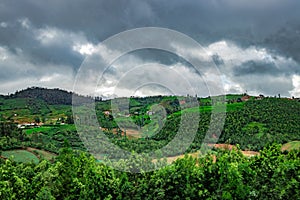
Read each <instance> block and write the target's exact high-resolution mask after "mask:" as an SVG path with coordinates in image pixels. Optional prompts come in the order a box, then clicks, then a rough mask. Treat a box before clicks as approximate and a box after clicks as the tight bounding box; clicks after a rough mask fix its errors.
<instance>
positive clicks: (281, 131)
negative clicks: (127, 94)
mask: <svg viewBox="0 0 300 200" xmlns="http://www.w3.org/2000/svg"><path fill="white" fill-rule="evenodd" d="M47 92H48V90H43V89H40V88H31V89H28V90H24V91H21V92H18V93H16V94H14V95H11V96H1V97H0V153H1V154H0V155H2V158H1V159H0V162H1V164H0V197H1V199H16V198H20V199H55V198H56V199H185V198H186V199H298V198H299V197H300V196H299V191H300V190H299V189H300V188H299V187H300V186H299V179H300V174H299V173H300V169H299V167H300V166H299V165H300V164H299V162H300V159H299V154H300V153H299V146H300V145H299V139H300V132H299V130H300V123H299V121H300V103H299V102H297V101H294V100H288V99H280V98H264V99H262V100H255V99H254V98H253V97H252V98H250V100H248V101H246V102H245V101H244V102H237V100H238V99H240V98H241V97H242V96H243V95H227V96H226V99H227V102H225V101H223V103H219V104H216V103H215V102H214V100H213V98H210V97H207V98H195V97H190V96H188V97H174V96H169V97H165V96H154V97H145V98H130V99H129V110H124V109H123V108H122V106H124V105H122V102H123V101H124V100H123V99H115V100H106V101H101V99H99V98H98V99H97V101H96V104H95V106H96V107H95V109H96V115H97V116H96V117H97V119H98V121H99V126H101V129H102V130H103V131H104V134H105V135H106V136H107V137H108V138H109V141H110V142H111V143H114V144H116V145H118V146H119V147H121V148H122V149H124V150H127V151H129V152H135V153H134V154H133V155H130V154H125V153H124V152H114V149H110V148H104V149H103V148H102V149H101V151H102V152H99V153H101V154H102V155H104V156H106V158H109V159H111V160H115V159H118V158H128V160H125V161H124V160H123V161H122V160H121V161H119V162H116V163H113V164H114V165H117V166H122V167H124V170H125V171H135V172H136V170H137V169H138V166H139V165H140V164H141V163H143V164H145V163H147V167H148V169H149V170H151V169H156V168H160V166H164V165H165V164H166V163H164V162H165V161H159V162H153V160H151V158H150V157H148V156H146V155H144V154H142V155H143V156H140V155H137V154H136V153H147V152H152V151H154V150H158V151H156V153H158V154H162V152H160V150H159V149H160V148H162V147H164V146H166V145H167V144H168V143H169V142H170V141H171V140H172V139H174V137H175V136H176V134H177V132H178V130H179V129H180V126H182V127H183V128H182V129H181V131H183V134H184V135H189V134H190V130H191V129H192V128H195V130H197V133H196V136H195V138H194V140H193V142H192V144H191V145H190V147H189V148H188V149H187V151H185V153H191V152H199V150H200V149H201V147H202V144H203V139H204V137H205V136H208V137H207V138H206V139H207V140H206V141H205V142H206V143H215V142H217V143H220V144H224V143H226V144H232V145H236V146H238V148H240V149H241V150H252V151H260V155H258V156H254V157H250V158H247V157H244V156H243V155H242V153H241V152H239V151H235V150H233V151H222V150H218V149H214V148H213V150H212V151H209V152H210V153H209V154H208V155H201V154H200V157H199V158H196V159H195V158H188V157H186V158H184V159H180V160H177V161H175V163H174V164H173V165H171V166H165V167H162V168H160V169H159V170H156V171H153V172H147V173H146V172H141V173H138V174H131V173H125V172H120V171H117V170H114V169H112V168H110V167H108V166H106V165H104V163H103V162H105V160H102V161H101V162H99V160H98V161H96V160H95V158H92V156H91V155H89V154H87V153H86V146H84V145H83V143H82V140H81V138H80V136H79V134H78V133H77V129H76V127H75V125H74V120H73V116H72V108H71V105H70V94H71V93H68V92H67V93H66V92H64V91H61V90H54V92H50V93H51V94H50V93H49V96H47V95H46V94H47ZM56 94H57V95H58V96H59V98H58V99H56V100H51V98H52V97H53V96H55V95H56ZM63 94H67V95H68V97H67V98H65V97H62V95H63ZM82 98H84V97H82ZM85 98H87V97H85ZM88 98H90V97H88ZM216 98H219V99H222V98H223V97H222V96H220V97H216ZM194 100H197V101H198V103H199V105H200V107H194V106H193V101H194ZM120 102H121V103H120ZM124 102H126V101H124ZM113 103H118V105H119V107H116V108H114V110H113V109H112V104H113ZM224 105H225V106H226V113H225V112H224V110H222V106H224ZM80 108H81V107H80ZM223 108H224V107H223ZM149 111H151V113H153V114H149ZM213 111H214V112H215V113H216V115H215V116H214V118H213V119H211V117H212V112H213ZM154 113H155V114H154ZM195 114H199V119H200V121H199V123H198V121H196V120H195V119H194V118H192V117H191V118H189V120H188V121H186V122H184V123H183V124H181V123H182V122H181V117H183V116H195ZM224 114H226V115H225V123H224V127H221V128H220V127H218V126H216V125H214V123H211V122H213V121H214V122H221V121H222V117H223V116H224ZM75 120H76V119H75ZM32 122H33V123H35V124H36V125H35V126H25V125H24V126H23V127H22V128H18V127H17V124H23V123H32ZM194 122H196V123H194ZM120 124H122V125H123V126H124V127H126V128H124V129H120V128H119V127H118V125H120ZM136 127H138V128H140V130H141V131H140V132H138V131H137V130H136V131H135V132H137V134H138V137H132V136H130V134H132V133H131V132H134V131H133V130H135V128H136ZM84 128H86V129H87V130H90V132H92V131H94V130H93V129H88V128H90V127H88V126H87V127H84ZM96 128H97V130H98V129H99V127H96ZM209 128H210V129H209ZM149 130H150V131H149ZM81 136H84V135H81ZM94 137H95V138H91V139H92V140H89V141H88V142H92V143H93V142H97V140H96V139H97V138H99V137H100V135H94ZM132 138H135V139H132ZM93 139H94V140H93ZM183 139H184V138H183ZM275 143H277V144H284V145H283V146H282V150H280V148H281V147H280V145H271V144H275ZM86 144H87V143H86ZM265 147H268V148H265ZM178 149H179V147H175V148H167V149H166V150H165V151H164V152H163V155H164V156H168V157H169V156H178ZM285 150H287V151H285ZM58 154H59V155H58ZM194 154H195V153H194ZM56 155H58V156H56ZM11 156H13V157H11ZM10 157H11V159H7V158H10ZM44 159H46V160H44ZM31 160H32V161H33V163H28V162H30V161H31ZM124 162H133V163H130V164H131V165H126V163H124ZM125 168H126V169H125ZM10 174H13V175H10Z"/></svg>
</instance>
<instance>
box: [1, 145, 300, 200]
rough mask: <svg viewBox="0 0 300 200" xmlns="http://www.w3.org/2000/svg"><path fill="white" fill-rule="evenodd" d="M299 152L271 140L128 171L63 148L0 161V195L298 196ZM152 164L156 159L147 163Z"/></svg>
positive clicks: (142, 160)
mask: <svg viewBox="0 0 300 200" xmlns="http://www.w3.org/2000/svg"><path fill="white" fill-rule="evenodd" d="M299 157H300V151H299V150H298V151H296V150H294V151H290V152H282V151H281V150H280V146H279V145H273V146H269V147H268V148H265V149H264V150H262V151H261V152H260V155H259V156H254V157H250V158H247V157H245V156H243V155H242V154H241V153H240V152H239V151H236V150H232V151H228V150H227V151H226V150H225V151H224V150H222V151H218V152H217V153H215V154H214V157H213V156H212V155H210V154H208V155H206V156H202V157H199V158H197V159H195V158H192V157H188V156H186V157H184V158H183V159H178V160H176V161H175V162H174V163H173V164H172V165H169V166H165V167H163V168H160V169H158V170H156V171H151V172H141V173H126V172H122V171H117V170H114V169H112V168H111V167H108V166H106V165H103V164H102V163H99V162H96V161H95V159H94V158H93V157H92V156H90V155H88V154H86V153H84V152H80V151H73V150H71V149H70V148H63V149H62V150H61V151H60V154H59V156H58V157H56V159H55V161H54V163H50V162H49V161H47V160H42V161H41V162H39V163H38V164H35V163H16V162H13V161H11V160H2V161H1V165H0V186H1V187H0V197H1V199H3V200H4V199H299V198H300V185H299V183H300V160H299ZM213 158H215V160H214V159H213ZM135 159H136V163H139V162H144V161H145V158H144V157H136V158H135ZM120 164H122V163H120ZM151 168H155V164H154V163H152V162H149V169H151ZM124 170H126V169H124ZM127 170H128V169H127ZM129 170H130V167H129Z"/></svg>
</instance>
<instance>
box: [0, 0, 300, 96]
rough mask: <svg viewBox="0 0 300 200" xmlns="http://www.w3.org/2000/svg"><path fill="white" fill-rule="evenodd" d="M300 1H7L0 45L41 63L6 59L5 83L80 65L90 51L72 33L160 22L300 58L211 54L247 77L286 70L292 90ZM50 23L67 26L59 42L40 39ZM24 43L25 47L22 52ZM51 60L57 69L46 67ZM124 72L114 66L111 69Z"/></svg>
mask: <svg viewBox="0 0 300 200" xmlns="http://www.w3.org/2000/svg"><path fill="white" fill-rule="evenodd" d="M299 8H300V1H296V0H286V1H280V0H253V1H235V0H212V1H205V0H200V1H193V0H187V1H181V0H174V1H168V0H164V1H161V0H152V1H150V0H149V1H139V0H126V1H105V0H90V1H86V0H66V1H61V0H52V1H42V0H41V1H34V0H23V1H17V0H10V1H1V2H0V24H1V26H0V47H5V48H7V49H8V50H9V51H10V52H11V53H12V54H13V55H15V56H16V58H15V60H17V59H20V58H22V61H23V62H24V63H27V64H28V65H29V66H33V68H34V69H36V71H35V70H33V69H31V68H26V65H24V66H22V68H24V69H22V70H20V72H18V73H13V71H12V69H16V68H17V66H18V64H19V63H18V62H13V61H10V62H5V61H3V62H1V66H0V67H1V69H4V70H5V72H1V75H0V78H1V79H0V81H1V84H2V83H3V84H4V83H6V82H5V81H6V80H7V79H8V78H10V79H11V81H12V80H13V79H15V81H16V82H18V81H19V80H20V77H22V76H24V75H26V73H31V74H32V75H33V76H37V77H40V76H42V75H43V74H44V75H47V74H51V70H56V69H57V66H64V67H61V71H64V69H63V68H67V69H70V67H72V68H73V73H75V72H76V70H77V69H78V68H79V66H80V64H81V62H82V61H83V59H84V56H83V55H81V54H79V53H78V52H76V51H74V50H73V49H72V41H78V40H83V39H82V38H84V39H85V40H86V41H84V42H91V43H93V44H98V43H99V42H101V41H103V40H105V39H106V38H107V37H110V36H112V35H114V34H117V33H119V32H121V31H125V30H128V29H132V28H138V27H144V26H159V27H165V28H171V29H174V30H177V31H180V32H183V33H185V34H187V35H188V36H191V37H192V38H194V39H195V40H197V41H198V42H200V44H202V45H204V46H207V45H209V44H211V43H213V42H216V41H220V40H231V41H234V42H235V43H237V44H238V45H240V46H241V47H243V48H247V47H249V46H250V45H252V46H259V47H262V48H267V49H268V51H274V53H273V55H281V56H284V57H286V58H291V59H293V60H295V61H296V62H297V63H293V64H290V63H289V64H288V65H284V63H283V64H278V63H276V64H274V63H272V62H271V63H269V62H267V61H257V60H254V61H248V62H245V63H243V64H242V65H238V66H235V67H234V68H233V69H232V68H228V69H227V68H226V67H227V65H224V60H225V59H224V58H222V57H221V56H219V55H218V54H215V55H213V56H212V59H213V60H214V61H215V63H216V64H217V65H219V66H221V67H220V68H222V70H223V71H224V73H225V74H227V75H228V77H230V78H231V79H232V80H237V81H238V82H241V81H239V79H240V78H241V77H243V78H248V77H250V75H251V77H252V78H253V79H257V80H260V79H261V76H262V75H267V76H274V77H277V76H281V77H283V78H285V79H287V81H283V80H281V79H280V81H278V83H281V84H282V85H284V87H283V86H282V87H283V88H282V90H283V89H286V90H291V88H293V86H292V85H291V84H290V81H288V79H289V78H290V76H291V75H292V74H300V72H299V62H300V54H299V52H300V42H299V41H300V21H299V19H300V12H299ZM22 19H28V22H29V26H30V28H26V27H24V26H22V25H21V23H20V20H22ZM47 27H50V28H55V29H57V30H60V33H59V34H64V37H62V38H61V40H60V41H57V42H56V43H51V44H47V45H44V44H42V43H41V41H39V40H37V35H36V32H37V31H38V30H41V29H46V28H47ZM68 36H70V37H69V38H68ZM20 50H21V51H22V54H20V53H18V51H20ZM20 55H22V56H20ZM134 56H135V57H138V58H139V59H140V60H141V62H158V63H161V64H165V65H169V66H171V65H174V64H176V63H182V64H184V65H186V66H188V67H189V65H188V63H184V60H182V59H181V58H178V57H177V58H176V57H174V56H173V57H172V56H169V55H167V53H163V52H154V51H147V50H145V51H141V52H139V53H136V54H134ZM49 67H51V69H48V70H47V69H46V68H49ZM20 68H21V66H20ZM41 69H42V70H41ZM31 70H33V72H32V71H31ZM67 71H68V70H67ZM68 72H69V71H68ZM117 73H118V72H113V73H112V72H111V75H112V76H113V75H116V74H117ZM198 75H199V74H198ZM248 75H249V76H248ZM70 76H72V75H70ZM244 80H246V79H244ZM251 80H252V79H251ZM251 80H249V85H248V83H247V85H246V84H244V85H243V87H247V88H250V87H251V88H255V87H257V88H261V89H262V90H270V91H271V90H272V88H271V86H272V84H269V83H273V81H272V78H271V77H270V78H269V79H267V78H266V79H264V80H265V82H264V84H263V85H262V86H260V85H257V82H256V81H255V80H253V81H251ZM276 80H279V79H276ZM274 84H275V83H274ZM10 86H11V87H12V89H11V90H14V89H15V88H14V86H13V84H10ZM26 86H27V85H26ZM26 86H25V85H24V87H26ZM29 86H31V85H29ZM276 86H277V85H276ZM278 87H279V88H280V85H278Z"/></svg>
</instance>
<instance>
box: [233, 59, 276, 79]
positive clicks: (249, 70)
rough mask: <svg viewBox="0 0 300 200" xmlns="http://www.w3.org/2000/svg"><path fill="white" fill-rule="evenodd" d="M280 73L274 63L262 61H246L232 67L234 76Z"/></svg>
mask: <svg viewBox="0 0 300 200" xmlns="http://www.w3.org/2000/svg"><path fill="white" fill-rule="evenodd" d="M279 73H282V71H281V70H280V69H278V68H277V66H276V64H275V63H267V62H262V61H253V60H251V61H247V62H245V63H242V64H241V65H239V66H236V67H235V68H234V75H235V76H245V75H251V74H260V75H264V74H272V75H278V74H279Z"/></svg>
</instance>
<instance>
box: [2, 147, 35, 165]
mask: <svg viewBox="0 0 300 200" xmlns="http://www.w3.org/2000/svg"><path fill="white" fill-rule="evenodd" d="M2 156H4V157H6V158H12V160H13V161H15V162H23V163H28V162H34V163H38V162H39V159H38V158H37V157H36V156H35V155H34V154H33V153H30V152H29V151H26V150H10V151H3V152H2Z"/></svg>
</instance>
